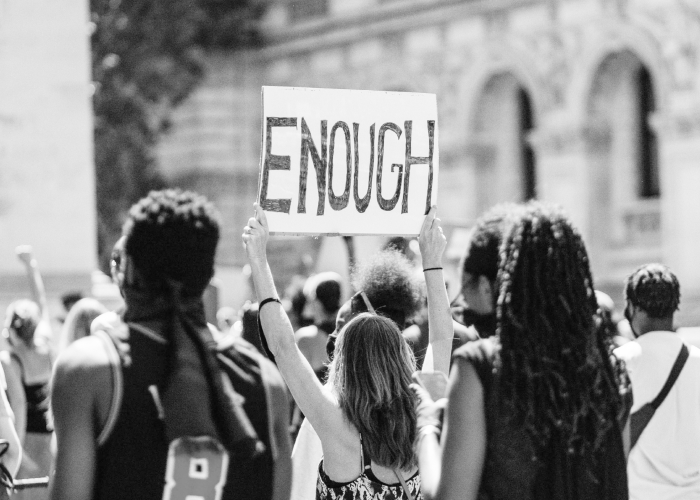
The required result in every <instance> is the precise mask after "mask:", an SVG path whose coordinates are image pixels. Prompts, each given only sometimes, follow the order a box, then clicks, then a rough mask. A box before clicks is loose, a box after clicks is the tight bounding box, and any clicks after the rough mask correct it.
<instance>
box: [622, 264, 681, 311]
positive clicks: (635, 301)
mask: <svg viewBox="0 0 700 500" xmlns="http://www.w3.org/2000/svg"><path fill="white" fill-rule="evenodd" d="M625 297H626V299H627V301H628V302H629V303H630V304H631V305H633V306H635V307H638V308H640V309H642V310H643V311H644V312H646V313H647V315H648V316H649V317H650V318H656V319H666V318H671V317H673V314H674V313H675V312H676V311H677V310H678V307H679V305H680V302H681V286H680V283H679V282H678V278H676V275H675V274H673V273H672V272H671V270H670V269H669V268H668V267H666V266H664V265H662V264H644V265H643V266H640V267H638V268H637V269H636V270H635V271H634V272H633V273H632V274H630V275H629V277H628V278H627V280H626V282H625Z"/></svg>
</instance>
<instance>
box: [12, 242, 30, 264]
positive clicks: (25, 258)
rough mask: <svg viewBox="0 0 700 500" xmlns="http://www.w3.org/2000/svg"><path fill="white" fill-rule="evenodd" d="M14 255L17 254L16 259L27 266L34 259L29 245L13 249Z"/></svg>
mask: <svg viewBox="0 0 700 500" xmlns="http://www.w3.org/2000/svg"><path fill="white" fill-rule="evenodd" d="M15 253H16V254H17V257H19V260H21V261H22V262H24V263H25V264H27V265H29V264H30V263H31V262H32V259H33V258H34V253H33V249H32V246H31V245H19V246H18V247H17V248H15Z"/></svg>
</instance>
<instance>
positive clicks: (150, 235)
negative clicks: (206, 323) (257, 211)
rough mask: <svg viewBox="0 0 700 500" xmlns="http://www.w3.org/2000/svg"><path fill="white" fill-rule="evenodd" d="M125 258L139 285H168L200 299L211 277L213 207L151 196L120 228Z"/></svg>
mask: <svg viewBox="0 0 700 500" xmlns="http://www.w3.org/2000/svg"><path fill="white" fill-rule="evenodd" d="M123 234H124V236H125V243H124V245H125V251H126V254H127V255H128V256H129V257H130V258H131V259H133V263H134V265H135V267H136V268H137V269H138V271H139V273H141V275H142V276H143V278H144V279H145V281H146V282H147V283H148V284H149V285H150V286H153V287H161V286H162V285H163V284H164V282H166V281H168V280H173V281H176V282H179V283H181V284H182V285H183V290H184V291H185V292H186V293H188V294H192V295H201V293H202V292H203V291H204V289H205V288H206V286H207V284H208V283H209V280H210V279H211V277H212V275H213V272H214V256H215V253H216V245H217V243H218V241H219V222H218V216H217V214H216V213H215V210H214V207H213V205H211V204H210V203H209V202H208V201H207V200H206V198H204V197H203V196H201V195H198V194H196V193H193V192H190V191H180V190H177V189H166V190H162V191H151V192H150V193H149V194H148V196H146V197H145V198H143V199H141V200H140V201H139V202H138V203H136V204H135V205H134V206H132V207H131V210H130V211H129V217H128V219H127V221H126V223H125V224H124V229H123Z"/></svg>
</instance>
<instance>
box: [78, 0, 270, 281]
mask: <svg viewBox="0 0 700 500" xmlns="http://www.w3.org/2000/svg"><path fill="white" fill-rule="evenodd" d="M263 9H264V3H263V2H262V1H261V0H91V1H90V10H91V19H92V23H93V28H94V29H93V33H92V73H93V81H94V85H95V94H94V102H93V105H94V113H95V167H96V184H97V188H96V195H97V213H98V248H99V253H100V262H101V267H103V269H105V268H107V267H108V266H107V263H108V260H107V259H108V258H109V254H110V252H111V248H112V245H113V244H114V242H115V241H116V239H117V238H118V236H119V233H120V230H121V224H122V221H123V220H124V217H125V214H126V211H127V210H128V208H129V207H130V206H131V204H132V203H134V202H135V201H137V200H138V199H139V198H141V197H142V196H144V195H145V194H146V193H147V192H148V191H149V190H151V189H159V188H162V187H164V185H165V180H164V179H163V178H162V176H161V175H160V174H159V172H158V168H157V164H156V158H155V146H156V144H157V141H158V138H159V137H160V135H161V134H162V133H163V132H164V131H165V130H167V128H168V125H169V116H170V114H171V112H172V110H173V108H174V107H176V106H177V105H178V104H180V103H181V102H182V101H183V100H184V99H185V98H186V97H187V96H188V95H189V94H190V93H191V92H192V91H193V90H194V88H195V87H196V85H197V84H198V83H199V82H200V81H201V80H202V78H203V76H204V68H205V57H206V53H207V51H209V50H212V49H228V50H232V49H236V48H239V47H245V46H252V45H255V44H257V43H258V41H259V40H258V36H257V33H256V31H255V21H256V20H257V19H258V18H259V17H260V16H261V15H262V13H263Z"/></svg>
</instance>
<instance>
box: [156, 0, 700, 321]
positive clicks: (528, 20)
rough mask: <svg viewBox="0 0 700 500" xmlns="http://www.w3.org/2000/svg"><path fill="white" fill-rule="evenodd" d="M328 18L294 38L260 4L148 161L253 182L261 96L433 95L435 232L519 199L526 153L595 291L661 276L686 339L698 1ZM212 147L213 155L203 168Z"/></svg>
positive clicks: (699, 249)
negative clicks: (653, 157) (631, 277)
mask: <svg viewBox="0 0 700 500" xmlns="http://www.w3.org/2000/svg"><path fill="white" fill-rule="evenodd" d="M300 1H302V0H300ZM328 2H329V5H328V8H327V9H326V14H325V15H322V16H319V17H314V18H309V19H307V20H295V21H292V19H291V18H290V16H289V15H288V9H289V2H286V1H283V0H280V1H278V2H275V3H274V4H273V6H272V8H271V9H270V11H269V12H268V17H267V19H266V21H265V23H264V27H265V33H266V39H267V41H266V43H265V45H264V46H263V47H262V48H261V49H260V50H256V51H252V52H248V53H237V54H217V55H216V56H215V57H213V58H212V60H211V68H210V73H209V75H210V76H209V79H210V80H209V83H208V84H206V85H205V86H204V88H202V90H201V91H200V92H199V93H198V94H197V95H195V96H194V98H193V99H192V100H191V101H190V102H189V103H188V104H186V106H185V107H184V108H183V109H182V111H181V113H180V114H179V115H178V116H177V117H176V120H175V127H174V131H173V134H172V135H171V137H170V138H169V139H168V141H166V142H165V143H164V145H163V149H162V158H163V159H166V158H169V159H172V158H173V156H174V154H173V152H174V151H176V148H177V147H180V146H182V145H183V140H185V139H186V140H189V141H190V142H189V144H190V145H191V147H192V148H194V149H195V150H196V151H198V155H197V157H196V158H193V159H192V162H191V165H189V166H187V167H186V168H189V169H193V170H194V171H197V172H199V173H200V175H202V177H206V174H207V172H211V171H214V170H216V171H220V169H221V168H222V165H223V168H224V169H225V170H226V171H227V172H229V174H228V175H230V176H232V178H234V177H235V176H240V175H245V176H246V178H248V176H253V175H254V174H255V172H256V169H257V166H258V162H259V154H260V150H259V143H260V142H259V141H260V139H259V137H260V102H259V95H260V94H259V92H260V86H261V85H286V86H310V87H330V88H350V89H374V90H405V91H418V92H432V93H435V94H436V95H437V97H438V110H439V120H440V122H439V126H440V140H441V142H440V158H441V165H440V185H439V202H438V203H439V205H440V207H441V212H442V213H441V217H442V218H443V220H445V221H446V224H447V226H448V229H450V230H451V229H452V228H459V227H469V225H470V224H471V223H472V222H473V221H474V219H475V217H477V216H478V214H479V213H480V211H481V210H483V209H484V207H486V206H489V205H491V204H492V203H494V202H496V201H502V200H504V199H506V200H512V201H519V200H520V199H522V198H523V196H525V195H524V193H525V191H526V190H524V189H523V185H522V183H523V182H524V181H523V179H524V178H525V177H523V176H524V174H523V170H522V166H521V165H522V158H523V151H524V149H523V148H525V147H526V146H527V147H530V148H531V149H532V151H533V152H534V157H535V172H534V181H535V186H534V191H535V192H536V195H537V197H538V198H540V199H543V200H549V201H554V202H557V203H561V204H562V205H564V207H565V208H566V209H567V211H568V212H569V213H570V214H571V216H572V217H573V219H574V220H575V221H576V222H577V224H578V225H579V227H580V228H581V231H582V233H583V234H584V237H585V238H586V240H587V242H588V245H589V249H590V252H591V256H592V262H593V267H594V271H595V276H596V283H597V285H598V286H599V287H600V288H603V289H605V290H607V291H610V292H611V294H612V295H613V298H614V299H615V300H616V301H617V302H618V304H621V301H622V297H621V295H620V291H621V282H622V279H623V278H624V276H625V275H626V274H628V273H629V272H630V271H631V270H632V269H634V267H636V266H637V265H639V264H642V263H644V262H647V261H651V260H660V261H663V262H665V263H668V264H669V265H670V266H671V267H672V268H673V269H674V270H675V271H676V272H677V274H678V275H679V278H680V280H681V283H682V285H683V290H684V307H683V310H682V314H681V316H680V319H681V322H682V323H685V324H688V323H691V324H695V323H697V322H700V266H698V265H697V263H696V260H697V259H696V258H695V256H696V255H698V254H699V253H700V224H697V223H696V222H695V217H694V216H693V214H695V213H698V210H699V209H700V206H698V205H700V197H698V196H697V195H696V191H697V188H698V186H700V183H699V182H698V181H700V163H698V161H697V158H698V157H699V154H700V6H698V4H697V2H694V1H693V0H663V1H662V0H481V1H457V0H404V1H393V2H392V1H379V0H328ZM341 4H342V8H341V7H340V6H341ZM641 68H643V69H644V70H645V71H647V72H648V79H649V82H650V86H651V92H652V93H653V97H652V103H653V110H652V111H651V112H649V113H647V114H645V115H644V116H643V117H642V116H641V115H640V114H639V107H640V105H641V104H640V85H641V84H640V83H639V82H640V80H639V78H640V77H639V74H640V73H639V71H640V70H641ZM214 93H216V94H217V95H218V97H214ZM519 93H522V94H523V95H525V96H526V99H527V101H528V106H529V110H530V114H531V116H530V118H531V121H532V124H531V125H532V126H531V128H529V129H527V130H526V131H523V130H522V129H518V126H519V125H518V123H519V122H518V120H520V118H522V114H523V108H522V106H521V105H519V104H518V103H519V102H522V99H521V98H520V97H518V96H519V95H520V94H519ZM518 99H520V101H518ZM205 100H206V102H204V101H205ZM214 114H216V115H217V116H219V115H221V116H223V115H226V123H227V125H226V127H227V128H226V131H225V132H224V131H223V130H224V129H222V128H220V129H219V130H218V133H219V136H218V138H216V139H215V138H214V137H213V135H207V137H206V138H202V139H201V140H199V139H197V138H195V137H194V135H193V134H195V133H196V132H195V131H203V130H205V129H207V127H210V126H211V124H213V122H208V123H209V124H208V125H205V124H204V123H195V122H194V121H193V120H192V119H191V118H189V119H187V118H186V117H192V116H193V115H197V116H198V117H199V118H200V119H204V116H205V115H212V116H213V115H214ZM644 124H647V125H648V127H647V128H648V130H649V131H650V132H649V133H650V134H652V135H653V136H654V137H655V141H656V145H657V149H656V154H657V157H658V168H659V180H660V185H661V196H660V197H653V196H652V197H643V196H641V195H640V194H639V190H638V179H637V176H638V174H637V172H638V171H639V168H640V160H639V158H640V145H639V140H638V136H639V130H641V128H640V127H642V125H644ZM215 143H216V144H218V146H216V148H224V147H225V148H229V152H228V153H227V154H226V155H224V156H217V155H216V154H215V153H214V149H215V146H214V144H215ZM177 145H180V146H177ZM205 145H207V146H206V147H205ZM217 154H218V153H217ZM222 159H223V163H222ZM168 163H170V164H168ZM176 163H177V162H176V161H175V162H171V161H166V162H164V168H166V169H171V168H175V166H174V165H175V164H176ZM254 185H255V183H248V184H246V186H247V187H245V188H242V187H241V188H237V187H236V186H235V185H234V184H233V183H231V184H230V188H227V189H228V193H229V194H228V197H229V198H231V199H233V198H244V199H245V200H246V203H247V202H248V200H252V199H253V198H254V196H255V193H254V192H249V191H248V189H251V187H252V186H254ZM246 217H247V215H246ZM236 218H238V219H243V217H239V216H238V215H234V216H233V219H236ZM233 236H235V238H237V237H238V234H234V235H233ZM234 246H235V245H231V247H232V248H233V247H234ZM224 248H226V245H224ZM239 255H240V254H239ZM225 258H226V257H225ZM231 262H232V263H236V262H239V258H234V259H231ZM696 303H697V304H698V306H697V307H696V306H695V304H696Z"/></svg>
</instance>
